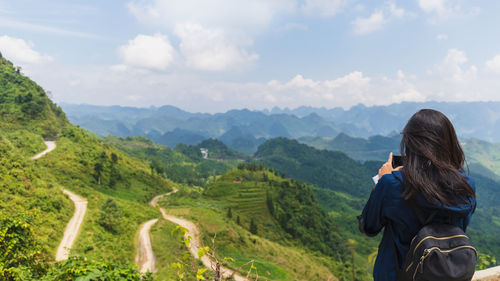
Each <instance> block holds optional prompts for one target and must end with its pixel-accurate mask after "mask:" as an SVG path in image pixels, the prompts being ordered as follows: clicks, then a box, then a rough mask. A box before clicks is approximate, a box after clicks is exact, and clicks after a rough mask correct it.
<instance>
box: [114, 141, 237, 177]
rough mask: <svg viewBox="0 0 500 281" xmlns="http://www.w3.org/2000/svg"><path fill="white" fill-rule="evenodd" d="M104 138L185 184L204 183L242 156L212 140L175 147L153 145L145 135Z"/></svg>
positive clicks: (159, 171) (232, 165)
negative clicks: (203, 153) (205, 151)
mask: <svg viewBox="0 0 500 281" xmlns="http://www.w3.org/2000/svg"><path fill="white" fill-rule="evenodd" d="M106 141H108V142H109V143H111V144H113V145H114V146H116V147H117V148H118V149H120V150H122V151H124V152H126V153H128V154H130V155H133V156H135V157H137V158H140V159H143V160H146V161H150V168H151V170H152V171H154V172H155V173H157V174H159V175H161V176H163V177H167V178H169V179H171V180H172V181H174V182H177V183H181V184H187V185H196V186H205V185H206V184H207V182H208V181H209V180H210V179H212V180H213V177H214V176H217V175H221V174H224V173H225V172H226V171H228V170H229V169H231V168H232V167H235V166H236V165H237V163H238V161H237V159H238V158H239V157H242V158H243V159H246V156H244V155H242V154H241V153H238V152H235V151H232V150H231V149H229V148H227V147H226V146H225V145H224V144H223V143H222V142H219V141H217V140H213V139H211V140H206V141H203V142H201V143H200V144H198V145H196V146H192V145H183V144H180V145H178V146H177V147H176V148H175V149H171V148H169V147H167V146H163V145H156V144H154V143H153V142H152V141H151V140H149V139H147V138H145V137H127V138H117V137H107V138H106ZM200 148H207V149H208V151H209V158H213V159H203V158H202V156H201V153H200Z"/></svg>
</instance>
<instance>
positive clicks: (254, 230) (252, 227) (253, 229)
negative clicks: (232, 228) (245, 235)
mask: <svg viewBox="0 0 500 281" xmlns="http://www.w3.org/2000/svg"><path fill="white" fill-rule="evenodd" d="M250 232H251V233H252V234H255V235H257V233H258V229H257V224H256V223H255V221H254V220H253V218H252V219H251V220H250Z"/></svg>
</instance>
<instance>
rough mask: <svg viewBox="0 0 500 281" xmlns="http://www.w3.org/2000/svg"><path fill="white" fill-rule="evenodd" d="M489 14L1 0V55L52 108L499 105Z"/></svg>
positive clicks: (310, 3) (412, 5)
mask: <svg viewBox="0 0 500 281" xmlns="http://www.w3.org/2000/svg"><path fill="white" fill-rule="evenodd" d="M499 14H500V1H486V0H475V1H470V0H469V1H466V0H406V1H401V0H399V1H396V0H393V1H379V0H376V1H360V0H252V1H242V0H183V1H175V0H124V1H117V0H106V1H102V0H99V1H98V0H85V1H73V0H71V1H70V0H46V1H34V0H32V1H26V0H16V1H11V0H10V1H5V0H0V52H1V53H2V55H3V56H4V57H6V58H7V59H9V60H11V61H12V62H13V63H14V64H15V65H16V66H21V67H22V72H23V73H24V74H25V75H27V76H29V77H31V78H32V79H33V80H35V81H36V82H37V83H38V84H40V85H41V86H42V87H43V88H44V89H45V90H46V91H48V92H50V96H51V97H52V98H53V100H54V101H55V102H57V103H73V104H80V103H85V104H94V105H124V106H137V107H149V106H161V105H174V106H178V107H180V108H182V109H185V110H189V111H199V112H223V111H226V110H229V109H235V108H249V109H269V108H272V107H274V106H279V107H282V108H283V107H290V108H295V107H298V106H313V107H326V108H333V107H338V106H340V107H343V108H346V109H347V108H350V107H351V106H353V105H357V104H360V103H362V104H364V105H367V106H371V105H387V104H391V103H399V102H403V101H499V100H500V29H499V28H498V27H499V26H500V17H498V15H499Z"/></svg>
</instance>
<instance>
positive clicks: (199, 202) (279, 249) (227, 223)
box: [155, 175, 348, 280]
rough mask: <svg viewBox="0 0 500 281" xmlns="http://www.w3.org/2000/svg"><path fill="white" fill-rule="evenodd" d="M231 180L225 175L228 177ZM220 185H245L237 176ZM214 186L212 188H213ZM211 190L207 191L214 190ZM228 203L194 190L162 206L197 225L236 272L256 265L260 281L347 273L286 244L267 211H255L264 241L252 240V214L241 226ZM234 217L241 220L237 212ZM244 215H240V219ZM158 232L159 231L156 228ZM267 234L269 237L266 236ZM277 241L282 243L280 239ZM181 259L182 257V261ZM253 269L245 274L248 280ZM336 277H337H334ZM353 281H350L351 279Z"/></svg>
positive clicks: (182, 192) (163, 201)
mask: <svg viewBox="0 0 500 281" xmlns="http://www.w3.org/2000/svg"><path fill="white" fill-rule="evenodd" d="M225 176H226V175H225ZM225 176H223V177H222V178H221V179H218V180H217V182H216V183H214V184H213V185H217V184H220V186H230V185H234V187H235V188H238V187H240V184H237V183H232V176H229V177H228V178H226V179H224V177H225ZM211 185H212V184H211ZM211 185H209V186H208V187H207V188H208V189H210V186H211ZM234 203H235V202H231V201H230V198H229V197H220V198H219V199H218V198H217V197H215V198H214V197H212V196H204V195H203V194H202V193H201V192H200V191H197V190H194V189H181V190H180V191H179V192H178V193H176V194H173V195H171V196H169V197H164V198H163V199H161V200H160V202H159V204H160V205H161V206H163V207H164V208H166V211H167V213H168V214H170V215H174V216H178V217H183V218H186V219H188V220H190V221H193V222H195V223H196V224H197V225H198V228H199V229H200V233H201V235H202V239H203V245H207V246H210V247H212V239H213V238H214V237H215V249H216V255H217V258H218V259H219V260H224V258H226V257H230V258H232V259H234V261H233V260H231V259H229V260H227V261H228V264H229V266H230V267H231V268H238V267H239V266H241V265H243V264H245V263H248V262H249V261H251V260H254V261H255V263H254V265H255V267H256V268H257V271H258V274H259V276H260V278H259V280H260V279H262V280H318V279H328V278H331V279H332V280H335V277H333V274H332V272H333V271H335V270H337V269H339V268H342V267H343V266H344V265H343V264H342V263H340V262H336V261H334V260H332V258H331V257H327V256H324V255H321V254H319V253H314V252H311V251H307V250H305V249H304V247H303V246H300V244H297V242H293V241H292V239H290V240H288V239H285V238H284V235H286V233H285V232H284V231H283V230H280V228H279V226H278V225H277V223H276V222H273V221H268V220H264V219H263V218H262V217H261V216H262V215H264V214H265V208H266V205H265V203H264V202H262V203H263V204H262V205H261V207H262V208H264V209H261V208H259V209H257V210H255V223H256V224H257V225H258V227H259V230H260V229H262V230H263V232H260V231H259V235H253V234H251V233H250V231H249V222H250V219H251V217H250V216H251V215H252V212H251V211H250V210H247V211H246V214H248V215H249V216H246V215H239V216H241V218H242V219H241V226H240V225H238V224H237V223H236V221H235V219H234V217H233V219H228V218H227V216H226V213H227V207H228V204H234ZM232 210H233V213H234V214H236V213H238V214H240V211H237V210H236V209H235V208H233V209H232ZM243 212H244V211H243V210H241V213H243ZM268 223H273V224H274V229H272V230H271V231H274V232H278V233H277V235H276V236H275V237H276V238H273V239H268V238H266V236H268V237H273V233H271V231H269V228H265V227H263V226H264V225H266V224H268ZM155 227H156V226H155ZM264 230H265V231H264ZM278 237H281V239H280V238H278ZM178 257H179V258H180V257H182V255H178ZM247 270H248V269H246V270H242V271H240V273H241V274H243V275H246V272H247ZM335 276H336V275H335ZM346 280H348V279H346Z"/></svg>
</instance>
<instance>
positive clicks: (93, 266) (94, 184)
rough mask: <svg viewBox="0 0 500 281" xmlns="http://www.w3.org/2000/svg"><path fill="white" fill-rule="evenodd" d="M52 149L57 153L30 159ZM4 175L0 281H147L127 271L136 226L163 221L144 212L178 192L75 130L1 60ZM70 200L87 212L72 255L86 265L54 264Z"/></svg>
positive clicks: (0, 180)
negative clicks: (88, 278) (79, 200)
mask: <svg viewBox="0 0 500 281" xmlns="http://www.w3.org/2000/svg"><path fill="white" fill-rule="evenodd" d="M47 139H48V140H55V141H56V142H55V144H56V148H55V149H54V150H53V151H51V152H49V153H48V154H46V155H44V156H43V157H41V158H39V159H36V160H34V159H32V156H34V155H35V154H37V153H39V152H41V151H43V150H44V149H45V148H46V146H45V144H44V140H47ZM0 174H1V175H2V176H1V177H0V187H1V188H0V198H2V200H0V232H1V233H8V235H6V236H3V238H2V239H0V249H1V250H0V252H1V254H0V265H1V266H0V267H1V270H0V279H2V280H46V281H53V280H54V281H55V280H74V279H78V277H81V276H83V275H88V274H89V273H88V272H93V278H96V279H101V280H104V279H109V278H111V279H113V277H112V276H121V277H119V278H117V279H114V280H125V279H126V280H141V275H140V274H139V272H138V271H137V269H136V268H134V267H133V266H131V265H130V263H131V262H133V261H134V258H135V251H136V247H135V244H134V243H133V241H134V240H135V235H136V232H137V229H138V228H139V226H140V225H141V224H142V223H143V222H144V221H146V220H148V219H151V218H154V217H156V216H157V210H156V209H154V208H153V207H151V206H149V205H147V204H145V203H146V202H148V201H149V200H150V199H151V198H152V197H153V196H154V195H156V194H160V193H165V192H167V191H169V190H171V189H172V186H174V183H172V182H171V181H169V180H167V179H164V178H161V177H159V176H157V175H151V173H150V169H149V163H148V162H145V161H141V160H139V159H136V158H133V157H131V156H129V155H128V154H126V153H124V152H122V151H120V150H118V149H116V148H114V147H113V146H112V145H110V144H109V143H106V142H105V141H103V140H102V139H100V138H99V137H97V136H96V135H95V134H93V133H91V132H89V131H86V130H84V129H81V128H79V127H77V126H74V125H72V124H70V123H69V121H68V119H67V118H66V115H65V114H64V112H63V111H62V110H61V108H60V107H58V106H57V105H55V104H54V103H53V102H52V101H51V100H50V99H49V98H48V97H47V95H46V93H45V91H44V90H43V89H42V88H41V87H40V86H38V85H37V84H36V83H35V82H34V81H32V80H30V79H29V78H28V77H26V76H24V75H23V74H22V73H21V71H20V68H18V67H14V66H13V64H12V63H11V62H9V61H8V60H6V59H5V58H3V57H2V56H1V55H0ZM65 190H70V191H71V192H73V193H76V194H78V195H79V196H81V197H83V198H85V199H87V201H88V205H87V208H86V214H85V216H84V220H83V223H82V226H81V228H80V230H79V232H78V238H77V240H76V242H75V244H74V245H73V247H72V249H71V254H74V255H79V256H80V258H74V259H70V260H69V261H68V262H59V263H54V256H55V252H56V248H57V245H58V244H59V242H60V241H61V239H62V237H63V233H64V230H65V228H66V224H67V223H68V221H69V220H70V218H71V217H72V214H73V208H74V204H73V202H72V201H71V200H70V199H69V198H68V197H67V196H66V195H64V193H63V192H66V191H65ZM106 210H110V212H107V211H106ZM120 274H121V275H120ZM104 276H107V277H104ZM143 280H150V278H149V277H147V278H146V279H143Z"/></svg>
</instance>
